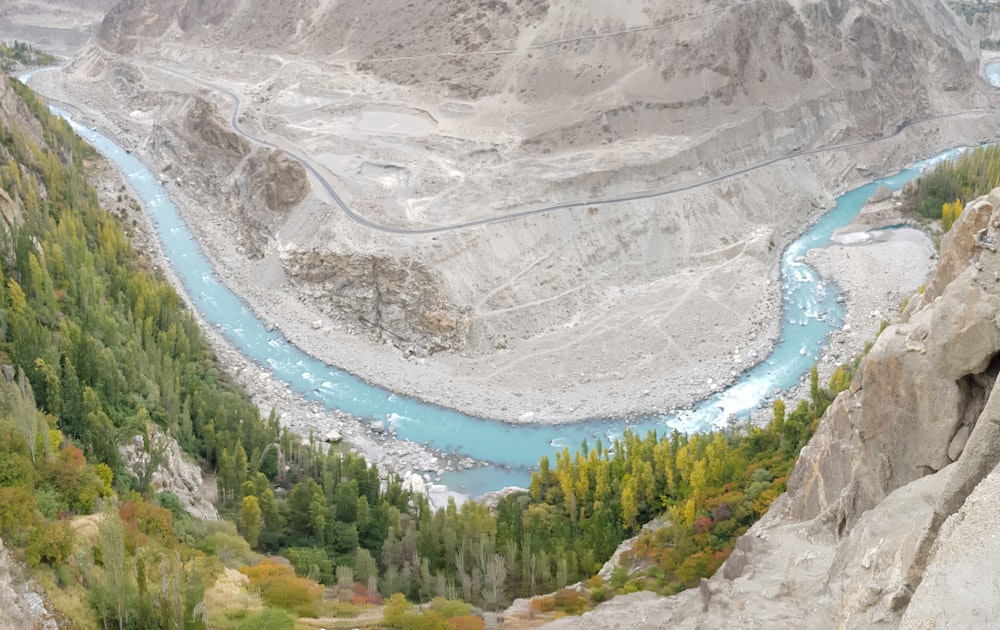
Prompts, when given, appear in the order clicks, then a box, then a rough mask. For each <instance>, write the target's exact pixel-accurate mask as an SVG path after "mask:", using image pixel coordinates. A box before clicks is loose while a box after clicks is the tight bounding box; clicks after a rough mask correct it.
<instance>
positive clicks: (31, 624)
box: [0, 541, 59, 630]
mask: <svg viewBox="0 0 1000 630" xmlns="http://www.w3.org/2000/svg"><path fill="white" fill-rule="evenodd" d="M41 593H42V591H41V589H40V588H38V585H37V584H35V583H34V581H32V580H30V579H28V576H27V575H26V571H25V569H24V567H23V566H22V565H21V564H20V563H19V562H18V561H17V560H16V559H15V558H14V556H13V555H12V554H11V553H10V552H9V551H7V548H6V547H4V545H3V541H0V628H18V629H19V630H56V629H57V628H58V627H59V624H58V623H57V622H56V618H55V616H54V615H53V614H52V612H51V608H52V607H51V605H50V604H49V603H48V599H47V598H46V597H45V596H44V595H43V594H41Z"/></svg>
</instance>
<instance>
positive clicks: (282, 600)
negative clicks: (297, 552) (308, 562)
mask: <svg viewBox="0 0 1000 630" xmlns="http://www.w3.org/2000/svg"><path fill="white" fill-rule="evenodd" d="M240 572H242V573H243V574H244V575H246V576H247V577H248V578H250V584H252V585H253V586H254V587H256V588H259V589H260V594H261V597H263V598H264V601H265V602H266V603H267V604H268V605H269V606H275V607H277V608H283V609H285V610H287V611H289V612H292V613H295V614H297V615H299V616H301V617H315V616H316V605H317V603H318V601H319V600H320V598H321V597H322V595H323V589H322V588H321V587H320V585H319V584H317V583H316V582H314V581H312V580H310V579H307V578H303V577H299V576H297V575H295V569H293V568H292V567H291V565H289V564H285V563H283V562H280V561H278V560H275V559H274V558H264V559H263V560H261V561H260V562H259V563H257V564H256V565H254V566H247V567H243V568H242V569H240Z"/></svg>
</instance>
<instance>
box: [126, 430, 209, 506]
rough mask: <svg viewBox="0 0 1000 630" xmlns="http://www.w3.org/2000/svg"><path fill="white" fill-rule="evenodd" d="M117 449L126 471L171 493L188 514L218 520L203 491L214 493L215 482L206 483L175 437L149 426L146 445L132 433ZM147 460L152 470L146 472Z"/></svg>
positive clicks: (139, 437)
mask: <svg viewBox="0 0 1000 630" xmlns="http://www.w3.org/2000/svg"><path fill="white" fill-rule="evenodd" d="M119 451H120V452H121V454H122V458H123V459H124V460H125V466H126V467H127V468H128V469H129V472H131V473H132V474H133V475H135V476H136V477H138V478H143V477H145V476H148V478H149V480H150V482H151V483H152V484H153V487H154V488H156V490H158V491H167V492H172V493H173V494H174V495H176V496H177V498H178V499H180V501H181V505H183V506H184V509H186V510H187V511H188V513H189V514H190V515H191V516H193V517H195V518H200V519H202V520H206V521H217V520H219V513H218V511H216V509H215V505H214V504H213V503H212V500H211V499H212V497H210V496H208V494H207V493H208V492H211V494H212V495H214V488H215V484H214V483H212V484H209V485H208V486H206V483H205V479H204V477H203V476H202V474H201V468H199V467H198V465H197V464H195V463H192V462H191V461H190V460H189V459H188V457H187V456H186V455H185V454H184V452H183V451H182V450H181V447H180V445H179V444H178V443H177V440H175V439H174V438H172V437H170V436H168V435H165V434H163V433H162V432H161V431H160V430H159V429H156V428H152V429H151V430H150V432H149V443H148V445H147V444H145V443H144V440H143V437H142V436H136V437H134V438H132V439H131V440H129V441H128V442H127V443H126V444H123V445H122V446H121V447H119ZM150 462H153V465H155V466H156V469H155V470H153V471H152V472H147V469H148V468H149V466H150Z"/></svg>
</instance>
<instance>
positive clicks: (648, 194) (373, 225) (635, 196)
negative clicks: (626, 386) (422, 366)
mask: <svg viewBox="0 0 1000 630" xmlns="http://www.w3.org/2000/svg"><path fill="white" fill-rule="evenodd" d="M151 67H153V68H156V69H157V70H160V71H162V72H165V73H167V74H170V75H173V76H176V77H180V78H182V79H184V80H185V81H189V82H191V83H195V84H197V85H201V86H203V87H205V88H206V89H209V90H211V91H214V92H219V93H222V94H225V95H226V96H227V97H229V99H231V100H232V101H233V114H232V116H231V118H230V125H231V127H232V129H233V131H235V132H236V133H238V134H240V135H241V136H243V137H244V138H247V139H248V140H250V141H252V142H255V143H257V144H260V145H263V146H267V147H271V148H273V149H276V150H278V151H282V152H284V153H285V154H286V155H287V156H288V157H290V158H292V159H293V160H295V161H296V162H298V163H299V164H301V165H302V167H303V168H304V169H306V171H307V172H308V173H309V174H310V175H312V176H313V177H314V178H315V179H316V181H317V182H318V183H319V185H320V187H322V188H323V190H325V191H326V193H327V194H328V195H329V197H330V199H331V200H332V201H333V202H334V203H335V204H336V205H337V207H339V208H340V210H341V212H343V213H344V216H346V217H347V218H348V219H350V220H351V221H353V222H354V223H357V224H358V225H361V226H363V227H366V228H369V229H371V230H374V231H377V232H382V233H385V234H397V235H403V236H423V235H430V234H442V233H445V232H455V231H459V230H466V229H469V228H474V227H480V226H485V225H493V224H496V223H505V222H507V221H513V220H516V219H523V218H526V217H532V216H537V215H542V214H548V213H552V212H556V211H559V210H570V209H573V208H582V207H587V206H600V205H617V204H623V203H628V202H631V201H642V200H646V199H655V198H657V197H665V196H667V195H673V194H676V193H681V192H687V191H690V190H696V189H698V188H703V187H705V186H710V185H712V184H717V183H719V182H722V181H725V180H727V179H732V178H734V177H738V176H740V175H744V174H746V173H751V172H753V171H756V170H760V169H762V168H765V167H768V166H771V165H773V164H778V163H780V162H784V161H786V160H797V159H799V158H803V157H808V156H811V155H819V154H822V153H830V152H833V151H846V150H849V149H856V148H858V147H863V146H867V145H870V144H875V143H878V142H884V141H886V140H890V139H892V138H895V137H897V136H899V135H900V134H902V133H903V132H904V131H906V129H908V128H909V127H913V126H917V125H923V124H926V123H929V122H933V121H936V120H944V119H946V118H957V117H960V116H970V115H975V114H985V113H988V112H987V110H984V109H968V110H963V111H959V112H952V113H949V114H939V115H937V116H928V117H927V118H921V119H919V120H905V121H903V122H902V123H900V124H899V125H898V126H897V127H896V130H895V131H894V132H892V133H891V134H888V135H884V136H879V137H876V138H871V139H868V140H858V141H855V142H846V143H843V144H836V145H830V146H825V147H819V148H816V149H810V150H808V151H789V152H787V153H784V154H782V155H779V156H776V157H773V158H769V159H767V160H763V161H761V162H758V163H756V164H752V165H750V166H746V167H743V168H740V169H736V170H733V171H729V172H726V173H723V174H721V175H715V176H712V177H707V178H703V179H700V180H696V181H694V182H690V183H686V184H678V185H675V186H668V187H665V188H657V189H651V190H642V191H636V192H632V193H626V194H623V195H617V196H612V197H594V198H590V199H578V200H574V201H565V202H562V203H557V204H552V205H548V206H541V207H537V208H528V209H526V210H518V211H515V212H509V213H506V214H498V215H495V216H488V217H480V218H478V219H471V220H469V221H460V222H457V223H449V224H445V225H433V226H426V227H412V228H406V227H395V226H392V225H384V224H381V223H377V222H376V221H373V220H371V219H369V218H368V217H366V216H364V215H362V214H359V213H358V212H357V211H355V210H354V209H353V208H351V207H350V206H349V205H348V204H347V202H346V201H344V199H343V198H342V197H341V196H340V194H338V193H337V191H336V189H335V188H334V187H333V184H331V183H330V182H329V180H327V179H326V177H324V176H323V175H322V174H321V173H320V172H319V169H318V168H317V167H316V166H314V165H313V163H312V162H310V161H309V159H308V158H307V157H305V156H303V155H300V154H298V153H296V152H295V151H293V150H291V149H288V148H285V147H283V146H280V145H278V144H276V143H274V142H271V141H269V140H267V139H264V138H262V137H259V136H255V135H253V134H251V133H249V132H247V131H245V130H244V129H243V128H242V127H241V126H240V121H239V118H240V108H241V106H242V101H241V99H240V97H239V95H238V94H236V93H235V92H233V91H231V90H229V89H227V88H224V87H222V86H219V85H216V84H213V83H210V82H208V81H204V80H202V79H199V78H197V77H195V76H192V75H190V74H187V73H185V72H181V71H179V70H173V69H170V68H166V67H163V66H159V65H152V66H151Z"/></svg>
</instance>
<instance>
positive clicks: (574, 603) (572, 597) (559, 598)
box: [553, 585, 627, 615]
mask: <svg viewBox="0 0 1000 630" xmlns="http://www.w3.org/2000/svg"><path fill="white" fill-rule="evenodd" d="M626 586H627V585H626ZM553 598H554V599H555V605H556V608H557V609H559V610H561V611H563V612H565V613H567V614H569V615H579V614H580V613H582V612H583V611H585V610H587V609H589V608H590V602H589V601H588V599H587V598H586V597H584V595H583V593H581V592H580V591H578V590H576V589H575V588H563V589H559V590H558V591H556V592H555V594H554V595H553Z"/></svg>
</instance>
